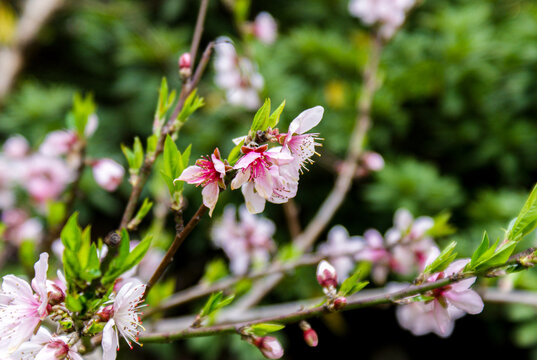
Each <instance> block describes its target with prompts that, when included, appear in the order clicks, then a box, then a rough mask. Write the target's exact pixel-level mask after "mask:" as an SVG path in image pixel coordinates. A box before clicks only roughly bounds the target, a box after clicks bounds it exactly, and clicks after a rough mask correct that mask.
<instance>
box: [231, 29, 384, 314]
mask: <svg viewBox="0 0 537 360" xmlns="http://www.w3.org/2000/svg"><path fill="white" fill-rule="evenodd" d="M381 51H382V40H381V39H380V37H375V39H374V41H373V47H372V51H371V56H370V58H369V62H368V64H367V65H366V68H365V70H364V74H363V78H364V89H363V92H362V96H361V98H360V102H359V104H358V116H357V118H356V123H355V126H354V130H353V132H352V135H351V138H350V142H349V149H348V152H347V157H346V159H345V161H344V163H343V166H342V170H341V172H340V174H339V176H338V177H337V179H336V183H335V185H334V188H333V189H332V191H331V192H330V194H329V195H328V197H327V198H326V199H325V201H324V202H323V204H322V205H321V207H320V208H319V210H318V211H317V213H316V214H315V216H314V217H313V219H312V220H311V221H310V222H309V224H308V226H307V227H306V229H305V230H304V232H302V234H300V235H299V236H298V237H296V238H295V239H294V240H293V242H294V244H295V245H296V247H297V248H298V249H299V250H301V251H305V250H307V249H308V248H310V247H311V246H312V245H313V243H314V242H315V240H316V239H317V238H318V237H319V235H320V234H321V233H322V232H323V231H324V229H325V228H326V226H327V225H328V224H329V222H330V221H331V220H332V218H333V217H334V215H335V213H336V211H337V210H338V209H339V207H340V206H341V204H342V203H343V201H344V200H345V196H346V195H347V193H348V192H349V190H350V188H351V185H352V180H353V178H354V175H355V173H356V169H357V167H358V160H359V159H360V155H361V154H362V152H363V147H364V140H365V136H366V134H367V131H368V130H369V127H370V123H371V119H370V113H371V106H372V102H373V96H374V94H375V91H376V89H377V78H376V74H377V71H378V66H379V62H380V55H381ZM282 278H283V275H281V274H275V275H272V276H269V277H267V278H266V279H264V280H263V281H262V282H260V283H259V284H256V285H255V286H254V287H253V288H252V290H250V292H249V293H248V294H247V295H245V296H244V297H243V298H241V299H240V300H239V301H237V303H236V304H235V306H234V308H235V309H236V310H237V311H243V310H244V309H247V308H249V307H252V306H254V305H255V304H257V303H258V302H259V301H261V299H262V298H263V297H264V296H265V295H266V294H267V293H268V292H270V290H272V289H273V288H274V287H275V286H276V285H277V284H278V283H279V282H280V281H281V279H282Z"/></svg>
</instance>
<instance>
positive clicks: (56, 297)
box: [47, 281, 65, 305]
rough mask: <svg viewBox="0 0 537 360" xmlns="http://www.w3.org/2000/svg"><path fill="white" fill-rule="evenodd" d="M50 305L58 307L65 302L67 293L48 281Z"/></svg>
mask: <svg viewBox="0 0 537 360" xmlns="http://www.w3.org/2000/svg"><path fill="white" fill-rule="evenodd" d="M47 293H48V303H49V304H50V305H58V304H60V303H62V302H64V301H65V292H64V291H63V290H62V289H61V288H60V287H59V286H58V285H56V284H54V283H53V282H52V281H47Z"/></svg>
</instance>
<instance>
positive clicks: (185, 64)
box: [179, 53, 192, 70]
mask: <svg viewBox="0 0 537 360" xmlns="http://www.w3.org/2000/svg"><path fill="white" fill-rule="evenodd" d="M191 66H192V59H191V58H190V53H184V54H183V55H181V57H180V58H179V70H183V69H190V67H191Z"/></svg>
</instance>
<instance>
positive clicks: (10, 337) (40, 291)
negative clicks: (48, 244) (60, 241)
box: [0, 253, 49, 352]
mask: <svg viewBox="0 0 537 360" xmlns="http://www.w3.org/2000/svg"><path fill="white" fill-rule="evenodd" d="M34 268H35V277H34V278H33V280H32V285H31V286H30V284H28V283H27V282H26V281H25V280H23V279H20V278H18V277H16V276H14V275H6V276H4V277H3V282H2V291H1V292H0V295H1V297H2V302H1V303H0V347H1V348H7V349H8V352H13V351H15V350H16V349H17V348H18V347H19V346H20V345H21V344H22V343H23V342H25V341H27V340H28V339H30V337H31V336H32V334H33V333H34V331H35V329H36V327H37V326H38V325H39V323H40V322H41V321H42V320H43V319H44V318H46V317H47V316H48V313H49V296H48V288H47V270H48V254H47V253H42V254H41V255H40V257H39V261H37V263H36V264H35V266H34ZM32 289H33V291H32ZM34 292H35V293H34Z"/></svg>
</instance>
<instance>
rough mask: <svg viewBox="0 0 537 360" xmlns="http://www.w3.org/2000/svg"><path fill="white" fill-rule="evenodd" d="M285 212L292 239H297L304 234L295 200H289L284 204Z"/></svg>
mask: <svg viewBox="0 0 537 360" xmlns="http://www.w3.org/2000/svg"><path fill="white" fill-rule="evenodd" d="M283 212H284V213H285V219H286V220H287V226H288V227H289V232H290V233H291V238H296V237H297V236H298V235H300V233H301V232H302V228H301V226H300V220H299V218H298V208H297V206H296V203H295V201H294V200H293V199H289V201H288V202H286V203H283Z"/></svg>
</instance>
